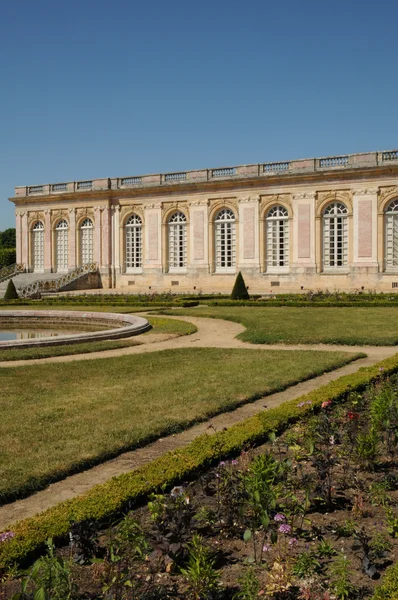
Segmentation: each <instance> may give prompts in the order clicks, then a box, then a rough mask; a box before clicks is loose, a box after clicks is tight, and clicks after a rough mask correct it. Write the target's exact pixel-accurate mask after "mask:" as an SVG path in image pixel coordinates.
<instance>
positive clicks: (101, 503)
mask: <svg viewBox="0 0 398 600" xmlns="http://www.w3.org/2000/svg"><path fill="white" fill-rule="evenodd" d="M397 371H398V355H394V356H393V357H391V358H388V359H385V360H383V361H381V362H379V363H377V364H376V365H373V366H372V367H364V368H362V369H359V370H358V371H357V372H356V373H354V374H352V375H344V376H343V377H340V378H339V379H336V380H335V381H331V382H330V383H328V384H327V385H324V386H322V387H320V388H318V389H317V390H314V391H312V392H310V393H308V394H305V395H303V396H300V397H299V398H295V399H294V400H290V401H288V402H285V403H284V404H282V405H281V406H278V407H276V408H273V409H270V410H267V411H264V412H262V413H260V414H258V415H255V416H253V417H250V418H249V419H246V420H244V421H242V422H241V423H238V424H236V425H233V426H232V427H230V428H229V429H227V430H223V431H219V432H216V433H215V434H214V435H209V434H204V435H201V436H199V437H197V438H196V439H195V440H194V441H193V442H191V443H190V444H189V445H188V446H186V447H185V448H181V449H177V450H174V451H171V452H168V453H166V454H165V455H163V456H161V457H160V458H158V459H156V460H154V461H152V462H151V463H148V464H147V465H144V466H142V467H140V468H138V469H136V470H135V471H132V472H130V473H126V474H123V475H119V476H117V477H113V478H112V479H110V480H109V481H107V482H106V483H104V484H100V485H97V486H95V487H93V488H92V489H91V490H90V491H89V492H87V493H86V494H84V495H82V496H79V497H77V498H74V499H71V500H67V501H65V502H61V503H60V504H58V505H56V506H54V507H52V508H49V509H47V510H46V511H44V512H43V513H41V514H39V515H37V516H35V517H31V518H28V519H25V520H23V521H19V522H18V523H16V524H15V525H14V526H13V527H12V531H13V532H14V533H15V537H13V538H11V539H9V540H7V541H6V542H3V543H0V566H2V567H4V566H7V565H10V564H13V563H20V562H21V561H22V560H23V559H25V558H27V557H29V556H30V555H32V554H33V553H34V552H36V551H37V550H38V549H40V548H41V547H42V546H43V544H44V542H45V541H46V539H47V538H49V537H52V538H63V537H65V536H66V535H67V533H68V531H69V529H70V524H71V522H72V521H78V522H81V521H85V520H87V519H95V520H97V521H100V522H108V521H109V520H111V519H112V518H114V517H115V516H116V515H118V514H120V513H121V512H123V511H125V510H127V509H128V508H131V507H132V506H134V505H135V504H137V503H139V502H141V501H143V500H144V499H146V498H147V497H148V496H149V494H151V493H152V492H155V491H157V490H159V489H161V488H162V487H163V486H171V485H173V484H175V483H177V482H180V481H182V480H184V479H188V478H190V477H192V476H194V475H196V474H197V473H198V472H199V471H201V470H203V469H205V468H208V467H209V466H211V465H212V464H214V463H215V462H216V461H219V460H220V459H221V458H223V457H226V456H228V455H233V454H237V453H239V452H240V451H241V450H242V449H244V448H245V447H247V446H250V445H253V444H258V443H261V442H263V441H264V440H265V439H266V438H267V435H268V434H269V433H271V432H273V431H282V430H283V429H284V428H286V427H287V426H288V425H289V424H290V423H292V422H295V421H298V420H299V419H300V418H303V417H304V416H307V415H308V414H309V413H310V412H311V411H313V410H314V409H317V408H319V407H320V405H321V404H322V402H324V401H325V400H332V401H334V402H336V401H342V400H344V399H345V398H346V397H347V396H348V394H349V393H350V392H352V391H361V390H363V389H364V388H365V387H366V386H367V385H369V384H370V383H372V382H374V381H376V380H378V379H381V378H384V377H386V376H388V375H391V374H393V373H396V372H397ZM303 403H305V404H304V405H303Z"/></svg>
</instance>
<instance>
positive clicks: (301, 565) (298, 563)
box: [292, 552, 321, 579]
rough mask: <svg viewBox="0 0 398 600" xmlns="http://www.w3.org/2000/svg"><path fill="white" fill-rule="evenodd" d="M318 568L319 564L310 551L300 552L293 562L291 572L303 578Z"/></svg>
mask: <svg viewBox="0 0 398 600" xmlns="http://www.w3.org/2000/svg"><path fill="white" fill-rule="evenodd" d="M320 569H321V564H320V562H319V561H318V560H317V559H316V557H315V556H314V554H313V553H312V552H301V553H300V554H299V555H298V556H297V557H296V558H295V560H294V562H293V567H292V573H293V575H295V576H296V577H298V578H299V579H305V578H307V577H310V576H311V575H313V574H314V573H318V572H319V571H320Z"/></svg>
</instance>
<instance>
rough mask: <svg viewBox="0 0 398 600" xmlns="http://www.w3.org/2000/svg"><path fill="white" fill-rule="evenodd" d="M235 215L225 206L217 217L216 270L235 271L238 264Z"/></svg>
mask: <svg viewBox="0 0 398 600" xmlns="http://www.w3.org/2000/svg"><path fill="white" fill-rule="evenodd" d="M235 228H236V225H235V215H234V213H233V212H232V210H230V209H229V208H223V209H222V210H220V212H219V213H218V214H217V216H216V219H215V248H216V255H215V264H216V272H223V271H234V270H235V264H236V229H235Z"/></svg>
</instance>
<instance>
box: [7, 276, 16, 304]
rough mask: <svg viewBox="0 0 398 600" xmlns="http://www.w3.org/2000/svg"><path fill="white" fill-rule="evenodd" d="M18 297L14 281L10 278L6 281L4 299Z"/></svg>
mask: <svg viewBox="0 0 398 600" xmlns="http://www.w3.org/2000/svg"><path fill="white" fill-rule="evenodd" d="M17 298H19V296H18V292H17V290H16V288H15V285H14V282H13V280H12V279H10V281H9V282H8V285H7V289H6V293H5V294H4V300H16V299H17Z"/></svg>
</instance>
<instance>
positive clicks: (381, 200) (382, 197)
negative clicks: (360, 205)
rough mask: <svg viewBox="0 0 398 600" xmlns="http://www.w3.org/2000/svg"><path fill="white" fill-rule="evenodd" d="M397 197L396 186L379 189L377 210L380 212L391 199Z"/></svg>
mask: <svg viewBox="0 0 398 600" xmlns="http://www.w3.org/2000/svg"><path fill="white" fill-rule="evenodd" d="M396 197H398V186H396V185H391V186H388V187H380V188H379V197H378V199H377V208H378V209H379V211H380V210H382V209H383V207H384V205H385V204H386V203H387V202H388V201H389V200H392V199H393V198H396Z"/></svg>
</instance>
